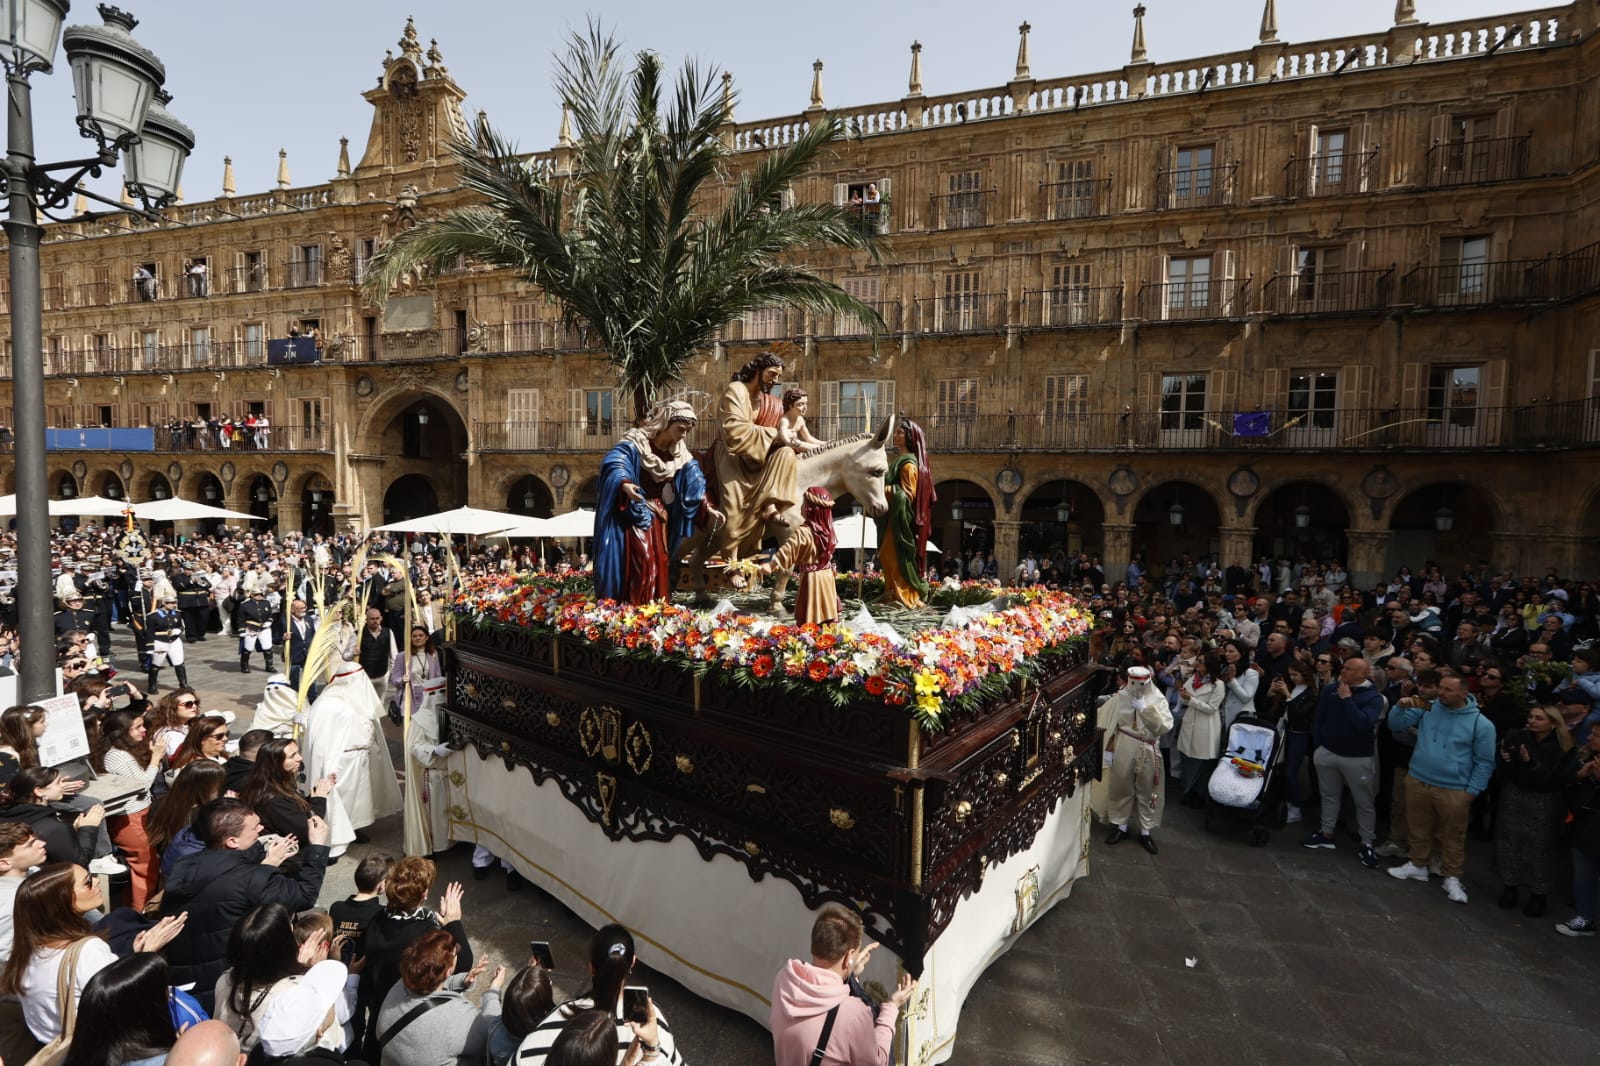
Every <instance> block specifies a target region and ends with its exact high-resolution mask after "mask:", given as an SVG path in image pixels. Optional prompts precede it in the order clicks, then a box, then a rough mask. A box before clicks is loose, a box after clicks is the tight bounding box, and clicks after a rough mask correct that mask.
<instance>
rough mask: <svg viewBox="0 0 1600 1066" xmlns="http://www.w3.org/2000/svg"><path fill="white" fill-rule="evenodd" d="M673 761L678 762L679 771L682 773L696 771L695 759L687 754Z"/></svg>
mask: <svg viewBox="0 0 1600 1066" xmlns="http://www.w3.org/2000/svg"><path fill="white" fill-rule="evenodd" d="M673 761H674V762H675V763H677V765H678V773H680V774H692V773H694V760H693V759H691V758H689V756H687V755H679V756H678V757H677V758H676V759H674V760H673Z"/></svg>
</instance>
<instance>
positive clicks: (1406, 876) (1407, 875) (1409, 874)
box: [1389, 862, 1428, 881]
mask: <svg viewBox="0 0 1600 1066" xmlns="http://www.w3.org/2000/svg"><path fill="white" fill-rule="evenodd" d="M1389 876H1390V877H1393V878H1395V879H1396V880H1398V881H1426V880H1427V879H1428V870H1427V868H1426V867H1424V866H1416V865H1413V864H1412V863H1409V862H1407V863H1402V864H1400V865H1399V866H1391V867H1389Z"/></svg>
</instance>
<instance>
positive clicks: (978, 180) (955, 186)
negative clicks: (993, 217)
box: [944, 170, 987, 229]
mask: <svg viewBox="0 0 1600 1066" xmlns="http://www.w3.org/2000/svg"><path fill="white" fill-rule="evenodd" d="M983 199H984V197H983V171H981V170H963V171H958V172H957V173H954V174H947V175H945V198H944V228H945V229H968V228H971V227H973V226H982V225H986V224H987V220H986V219H985V218H984V210H983V208H984V203H983Z"/></svg>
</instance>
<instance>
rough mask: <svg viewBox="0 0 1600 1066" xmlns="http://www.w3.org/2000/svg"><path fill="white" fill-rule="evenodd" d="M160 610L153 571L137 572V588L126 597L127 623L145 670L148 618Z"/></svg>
mask: <svg viewBox="0 0 1600 1066" xmlns="http://www.w3.org/2000/svg"><path fill="white" fill-rule="evenodd" d="M160 609H161V600H160V599H159V597H158V596H157V594H156V575H155V573H154V572H153V571H150V570H142V571H140V572H139V584H138V587H137V588H135V589H134V590H133V593H132V595H131V596H129V597H128V616H127V622H128V628H129V629H131V630H132V631H133V646H134V650H136V651H137V652H138V653H139V661H140V662H141V663H143V664H144V666H145V669H146V670H148V669H149V668H150V616H151V615H153V614H155V613H156V612H157V611H159V610H160ZM151 687H152V688H153V687H154V686H151Z"/></svg>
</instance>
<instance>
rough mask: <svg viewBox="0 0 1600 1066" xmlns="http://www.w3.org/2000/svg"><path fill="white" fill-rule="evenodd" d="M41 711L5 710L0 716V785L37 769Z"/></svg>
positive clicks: (42, 725)
mask: <svg viewBox="0 0 1600 1066" xmlns="http://www.w3.org/2000/svg"><path fill="white" fill-rule="evenodd" d="M44 729H45V714H44V708H43V707H29V706H21V707H7V708H6V710H5V713H4V714H0V785H3V784H7V783H9V782H10V780H11V779H12V778H13V777H15V776H16V774H17V771H18V770H26V769H27V768H28V767H30V766H38V765H39V738H40V737H41V736H43V735H44Z"/></svg>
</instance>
